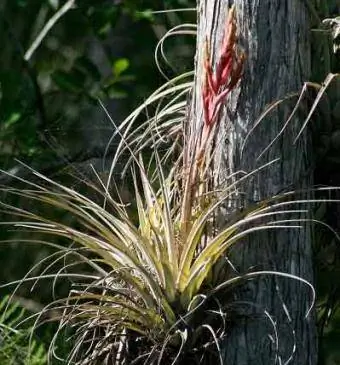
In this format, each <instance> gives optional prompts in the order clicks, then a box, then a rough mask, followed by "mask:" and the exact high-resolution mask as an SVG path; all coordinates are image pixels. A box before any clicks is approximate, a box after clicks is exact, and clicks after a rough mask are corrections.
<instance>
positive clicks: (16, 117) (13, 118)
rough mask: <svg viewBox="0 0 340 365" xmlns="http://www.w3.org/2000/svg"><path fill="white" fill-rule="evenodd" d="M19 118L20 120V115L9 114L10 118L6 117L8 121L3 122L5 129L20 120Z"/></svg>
mask: <svg viewBox="0 0 340 365" xmlns="http://www.w3.org/2000/svg"><path fill="white" fill-rule="evenodd" d="M20 118H21V114H20V113H18V112H13V113H11V114H10V116H9V117H8V119H7V120H6V121H5V126H6V128H8V127H10V126H12V125H13V124H15V123H16V122H17V121H18V120H20Z"/></svg>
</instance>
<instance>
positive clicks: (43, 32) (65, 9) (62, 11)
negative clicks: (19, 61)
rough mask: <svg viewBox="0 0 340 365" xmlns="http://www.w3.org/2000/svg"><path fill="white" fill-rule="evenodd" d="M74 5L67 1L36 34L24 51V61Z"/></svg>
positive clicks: (29, 57) (70, 0)
mask: <svg viewBox="0 0 340 365" xmlns="http://www.w3.org/2000/svg"><path fill="white" fill-rule="evenodd" d="M74 4H75V0H69V1H67V2H66V3H65V4H64V5H63V6H62V7H61V8H60V9H59V10H58V11H57V12H56V13H55V14H54V15H53V16H52V18H51V19H50V20H49V21H48V22H47V23H46V25H45V26H44V28H43V29H42V30H41V32H40V33H39V34H38V36H37V38H36V39H35V40H34V42H33V43H32V45H31V46H30V48H29V49H28V50H27V51H26V53H25V55H24V60H25V61H29V60H30V59H31V57H32V55H33V53H34V52H35V51H36V49H37V48H38V47H39V46H40V44H41V42H42V41H43V39H44V38H45V37H46V35H47V33H48V32H49V31H50V30H51V28H52V27H53V26H54V25H55V24H56V23H57V21H58V20H59V19H60V18H61V17H62V16H63V15H64V14H66V13H67V12H68V11H69V10H70V9H71V8H72V7H73V6H74Z"/></svg>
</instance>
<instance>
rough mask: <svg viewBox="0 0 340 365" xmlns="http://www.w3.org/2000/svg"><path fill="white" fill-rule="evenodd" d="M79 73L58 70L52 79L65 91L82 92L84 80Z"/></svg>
mask: <svg viewBox="0 0 340 365" xmlns="http://www.w3.org/2000/svg"><path fill="white" fill-rule="evenodd" d="M77 76H78V75H73V74H69V73H67V72H65V71H61V70H57V71H56V72H54V73H53V75H52V79H53V81H54V82H55V83H56V85H57V86H58V87H59V88H60V89H62V90H65V91H69V92H76V93H79V92H82V90H83V87H84V84H83V80H82V79H81V78H79V77H77Z"/></svg>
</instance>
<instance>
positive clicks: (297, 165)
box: [191, 0, 317, 365]
mask: <svg viewBox="0 0 340 365" xmlns="http://www.w3.org/2000/svg"><path fill="white" fill-rule="evenodd" d="M234 2H235V6H236V15H237V19H238V29H239V44H240V45H241V47H243V49H244V51H245V52H246V55H247V61H246V64H245V72H244V75H243V79H242V81H241V83H240V85H239V88H238V89H237V90H236V91H235V92H233V94H232V96H231V97H230V98H229V99H228V100H227V101H226V103H225V107H224V111H223V115H222V116H221V118H222V119H221V125H220V133H219V137H218V140H217V145H218V156H217V158H216V162H217V163H216V169H215V174H216V175H217V177H218V179H219V181H223V179H224V178H225V176H226V175H227V174H228V172H230V171H235V170H239V169H243V170H245V171H247V172H250V171H252V170H253V169H254V168H256V167H259V166H261V165H263V164H264V163H266V162H268V161H271V160H273V159H276V158H279V161H278V162H276V163H275V164H273V165H272V166H271V167H270V168H266V169H265V170H264V171H262V172H261V173H260V174H258V175H256V176H255V178H253V179H252V180H251V181H249V182H248V184H247V186H246V187H245V189H246V193H247V195H246V199H247V201H249V202H252V201H257V200H259V199H263V198H265V197H268V196H272V195H275V194H277V193H279V192H282V191H285V190H292V189H300V188H305V187H309V186H311V185H312V183H313V182H312V174H311V173H310V170H311V169H310V165H311V161H312V156H311V146H310V141H309V138H308V134H307V133H306V132H304V133H303V135H302V136H301V138H300V139H299V140H298V141H297V143H296V144H295V145H294V144H293V141H294V138H295V137H296V135H297V133H298V132H299V130H300V128H301V126H302V123H303V118H299V117H298V116H297V117H294V118H293V120H292V121H291V122H290V124H289V126H288V128H287V129H286V130H285V132H284V133H283V135H282V137H281V138H279V139H278V141H277V142H276V143H275V144H273V146H272V147H271V148H270V150H269V151H268V152H267V153H265V154H264V155H263V156H262V158H260V159H257V157H258V156H259V155H260V153H261V152H262V151H263V149H264V148H265V147H266V146H267V145H268V144H269V143H270V142H271V141H272V140H273V139H274V137H275V136H276V135H277V134H278V133H279V131H280V130H281V128H282V127H283V124H284V122H285V120H286V119H287V116H288V115H289V113H290V112H291V111H292V108H293V106H294V103H295V102H296V101H297V98H295V99H294V98H293V99H292V100H291V101H288V102H286V103H284V104H282V105H281V106H280V107H278V108H275V110H273V111H272V112H271V113H270V114H269V116H268V117H267V118H266V119H265V120H264V121H263V122H262V123H261V124H260V126H259V127H258V128H256V129H254V131H253V132H252V133H251V135H250V137H249V138H248V139H247V143H246V145H245V148H244V149H243V151H242V150H241V148H242V145H243V143H244V141H245V137H246V136H247V134H248V133H249V132H250V131H251V129H252V127H253V125H254V123H255V121H256V119H257V118H258V117H259V115H260V114H261V112H263V110H264V108H265V106H266V105H267V104H269V103H271V102H273V101H276V100H278V99H280V98H282V97H285V96H286V95H287V94H289V93H291V92H298V91H300V89H301V87H302V85H303V82H304V81H307V80H308V78H309V75H310V39H309V14H308V9H307V7H306V6H305V2H304V1H303V0H301V1H289V0H261V1H260V0H235V1H234ZM230 5H231V4H230V2H229V4H228V1H225V0H215V1H213V0H209V1H208V0H201V1H199V3H198V37H197V42H198V43H197V55H196V80H195V92H194V93H193V94H194V97H193V101H192V112H191V114H192V117H193V118H194V119H195V121H196V122H197V123H199V122H202V100H201V97H200V95H201V85H202V79H201V78H202V75H203V72H202V66H203V62H202V60H203V50H204V46H203V45H204V41H205V39H206V38H207V39H208V40H210V42H211V52H212V57H213V59H214V60H215V61H216V57H217V56H218V51H219V46H220V45H221V39H222V36H223V32H224V25H225V20H226V16H227V10H228V8H229V6H230ZM304 197H307V196H306V195H305V196H304ZM299 208H301V206H299ZM296 217H297V216H296V215H295V216H294V218H296ZM311 236H312V229H311V227H310V225H309V224H305V225H304V227H303V229H301V230H294V229H290V230H288V229H285V230H280V231H275V232H271V233H266V234H261V235H256V236H255V235H253V236H252V237H250V238H249V239H248V240H247V242H244V243H242V244H241V245H240V244H238V245H237V246H235V249H234V252H232V253H231V257H232V259H233V262H234V263H235V265H236V266H237V267H238V268H239V269H240V271H241V272H245V271H247V270H250V269H251V268H252V269H254V268H255V269H256V270H277V271H283V272H286V273H290V274H294V275H297V276H300V277H302V278H304V279H306V280H308V281H310V282H313V267H312V250H311ZM311 299H312V296H311V292H310V289H308V287H306V286H305V285H304V284H302V283H300V282H297V281H294V280H289V279H283V278H278V277H269V276H265V277H262V278H259V279H256V280H254V281H252V282H250V283H248V284H247V285H246V286H245V287H244V288H242V289H240V290H239V292H238V293H237V300H242V301H246V302H247V303H246V304H243V305H238V308H239V310H240V311H241V312H242V314H243V315H245V317H246V318H243V319H241V320H238V321H237V322H236V323H235V324H234V326H233V327H232V330H231V333H230V335H229V336H228V338H227V340H226V343H225V346H224V355H225V364H228V365H250V364H259V365H260V364H263V365H268V364H288V363H289V364H299V365H302V364H303V365H304V364H308V365H313V364H316V361H317V341H316V324H315V316H314V314H313V313H312V314H311V315H309V316H308V318H305V315H306V312H307V310H308V306H309V305H310V304H311ZM265 311H267V312H268V313H269V314H270V316H271V317H272V320H273V321H274V322H275V323H276V329H277V336H278V343H277V342H275V341H272V340H271V339H270V336H269V335H271V336H272V337H275V333H274V331H273V325H272V324H271V323H270V321H269V320H268V318H266V316H265ZM243 317H244V316H243ZM294 346H296V348H295V349H294Z"/></svg>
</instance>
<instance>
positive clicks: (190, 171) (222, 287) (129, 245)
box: [2, 9, 314, 365]
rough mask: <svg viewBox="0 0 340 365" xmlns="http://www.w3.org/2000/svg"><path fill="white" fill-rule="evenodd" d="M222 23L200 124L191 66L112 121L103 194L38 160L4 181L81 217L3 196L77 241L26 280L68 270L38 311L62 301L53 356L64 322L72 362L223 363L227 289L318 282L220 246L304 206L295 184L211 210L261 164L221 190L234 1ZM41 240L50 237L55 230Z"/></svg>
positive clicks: (26, 223) (285, 220)
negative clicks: (214, 167) (48, 171)
mask: <svg viewBox="0 0 340 365" xmlns="http://www.w3.org/2000/svg"><path fill="white" fill-rule="evenodd" d="M226 24H227V26H226V33H225V36H224V40H223V47H222V51H221V55H220V56H219V59H218V61H217V64H216V67H213V65H212V61H211V59H210V56H209V49H208V44H207V45H206V47H207V48H206V50H207V51H206V58H205V65H204V69H205V78H204V85H203V88H202V89H203V92H202V95H201V97H202V99H203V104H204V117H203V121H202V123H195V125H190V124H188V122H187V118H186V113H185V107H186V97H187V94H188V93H189V91H190V89H191V87H192V80H191V79H189V78H190V77H191V76H192V73H187V74H185V75H182V76H180V77H178V78H176V79H174V80H170V81H169V82H167V83H166V84H165V86H163V87H162V88H160V89H159V90H158V91H157V92H155V93H154V94H153V95H152V96H151V97H150V98H149V99H147V100H146V102H145V103H144V104H143V105H142V106H141V107H140V108H138V109H137V110H136V111H135V112H134V113H132V114H131V115H130V116H129V117H128V118H127V119H126V120H125V121H123V123H122V124H121V126H119V127H118V128H117V135H119V136H120V137H121V143H120V145H119V146H118V149H117V154H116V156H115V158H114V161H113V163H112V168H111V172H110V175H109V179H108V180H109V181H108V182H107V183H104V182H103V181H102V180H101V179H100V178H99V176H98V181H99V187H97V186H95V185H94V184H92V185H90V184H89V186H90V187H92V188H93V189H94V190H95V191H96V192H97V193H99V194H100V196H102V198H103V200H104V204H99V203H97V202H95V201H93V200H91V199H90V198H88V197H87V196H85V195H83V194H81V193H80V192H77V191H76V190H75V189H72V188H69V187H67V186H64V185H62V184H60V183H58V182H56V181H53V180H52V179H50V178H48V177H46V176H43V175H41V174H40V173H39V172H37V171H34V170H31V172H32V174H33V176H34V180H32V181H31V182H30V181H26V180H24V181H22V182H24V183H25V184H27V186H28V187H27V188H26V189H14V188H11V189H6V193H7V194H12V195H17V196H20V197H25V198H28V199H32V200H35V201H39V202H40V203H41V204H43V205H47V206H50V207H51V208H53V209H57V210H62V211H65V212H67V213H69V214H70V215H72V216H73V217H74V218H75V219H76V225H72V226H71V225H66V224H65V223H63V222H61V221H60V222H59V221H56V220H53V219H50V218H49V217H48V216H39V215H37V214H35V213H34V212H30V211H29V210H26V209H23V208H17V207H13V206H10V205H6V204H5V203H2V206H3V208H4V210H5V211H6V212H10V213H11V214H12V213H15V214H16V215H17V216H18V217H19V218H20V219H18V221H15V222H10V224H11V225H14V226H16V227H22V228H24V229H29V230H35V231H37V232H39V233H43V234H47V235H51V236H52V237H53V236H59V237H63V238H66V239H68V240H70V241H71V242H72V243H73V245H72V246H71V247H70V248H66V249H65V248H61V250H60V255H59V256H53V257H57V258H56V259H55V261H61V260H64V259H65V257H72V261H71V262H70V263H69V262H68V261H66V260H65V267H64V270H62V271H60V272H58V273H55V274H47V271H44V272H43V273H42V274H41V275H40V277H38V278H36V277H33V278H32V277H29V276H27V277H26V278H24V279H23V280H22V282H23V281H28V280H33V281H35V280H38V279H44V278H51V277H52V278H54V279H55V280H59V279H60V278H65V277H66V278H69V279H72V281H73V284H72V287H71V289H70V292H69V295H68V297H67V298H66V299H65V300H63V301H62V300H58V301H56V302H55V303H52V304H51V305H50V306H48V307H47V308H46V309H45V311H48V310H50V309H51V308H53V309H54V310H55V309H58V310H59V311H61V312H60V315H59V319H60V325H59V330H58V331H57V333H56V335H55V339H54V340H53V341H52V343H51V347H50V355H51V356H56V357H58V356H59V357H60V356H61V355H60V354H57V353H56V351H55V348H54V344H55V341H56V339H57V337H58V336H59V335H60V334H61V333H62V332H63V331H64V330H68V329H72V331H73V332H71V334H70V336H71V338H72V339H73V340H74V344H75V345H74V347H73V350H72V351H71V352H70V353H69V354H68V356H67V359H64V360H65V361H66V363H70V364H71V363H72V364H74V363H75V364H104V363H113V364H117V365H118V364H149V365H151V364H177V363H179V362H180V361H187V362H188V363H199V364H202V363H211V364H212V363H221V364H222V363H223V361H222V355H221V351H220V344H221V341H222V340H224V339H225V337H226V336H227V334H228V329H229V323H230V320H231V315H230V306H231V299H230V291H231V290H232V289H233V288H234V287H235V285H238V284H241V283H243V282H244V281H245V280H248V279H251V278H254V277H255V276H258V275H262V274H268V275H282V276H285V277H288V278H295V279H296V280H300V281H301V282H304V283H305V284H306V285H307V286H309V287H310V288H311V291H312V294H313V296H314V291H313V287H312V286H311V285H310V284H309V283H308V282H306V281H305V280H304V279H302V278H298V277H295V276H293V275H289V274H284V273H278V272H250V273H247V274H244V275H240V274H238V273H237V272H236V271H234V270H233V267H232V265H230V264H229V263H228V259H227V256H226V255H227V253H228V250H229V249H230V248H231V247H233V246H234V245H235V244H236V243H237V242H240V241H242V239H243V238H244V237H245V236H247V235H249V234H251V233H253V232H257V231H261V230H273V229H279V228H287V227H290V228H299V227H301V221H300V220H299V221H298V220H297V219H294V215H295V214H296V215H299V214H301V213H305V208H303V209H302V208H301V209H300V208H299V204H305V203H306V201H305V200H296V199H295V200H294V197H295V195H294V194H295V193H294V192H289V193H285V194H283V195H281V196H275V197H272V198H271V199H268V200H266V201H261V202H259V203H258V204H256V205H254V206H252V207H250V208H247V209H244V210H243V211H242V212H238V211H233V212H230V213H229V216H228V219H227V220H226V222H225V225H224V226H223V227H217V226H216V222H215V221H216V219H215V216H216V214H218V212H219V209H220V207H221V206H222V204H223V203H224V202H225V201H226V200H230V199H233V198H235V197H237V196H238V194H239V191H238V189H239V186H241V183H242V182H243V181H244V180H245V179H247V178H248V177H249V176H251V175H253V174H256V173H257V171H254V172H252V173H250V174H247V175H242V174H240V175H237V176H241V177H239V178H236V179H235V175H233V176H232V178H231V179H230V181H231V183H230V184H229V185H228V186H226V187H224V188H223V189H222V188H221V189H217V188H213V187H212V178H211V174H210V171H209V170H210V166H211V161H212V159H213V157H214V143H213V141H214V137H215V134H216V131H217V126H218V123H219V110H220V108H221V106H222V104H223V101H224V100H225V98H226V96H227V94H228V93H229V92H230V91H231V90H233V88H235V87H236V85H237V84H238V82H239V81H240V79H241V78H242V68H243V63H244V60H245V56H244V55H243V54H242V52H240V51H239V50H238V49H237V37H236V32H237V29H236V23H235V14H234V9H232V10H231V11H230V12H229V15H228V19H227V23H226ZM213 69H215V71H213ZM179 81H181V83H178V82H179ZM164 100H166V102H165V105H164V104H163V105H162V104H161V102H164ZM158 102H159V103H160V104H159V105H158V107H157V108H156V114H155V116H154V117H151V118H150V119H148V120H147V121H146V122H145V123H144V124H142V125H140V126H139V127H135V128H133V126H134V125H135V121H136V119H137V117H138V116H139V115H140V114H141V111H143V110H144V109H145V108H146V107H148V106H149V105H151V104H153V103H158ZM162 146H165V147H166V148H165V152H164V151H163V149H162ZM150 147H151V151H152V156H151V157H149V158H148V161H146V158H145V156H144V157H143V151H144V150H145V149H146V148H148V150H150ZM126 152H128V153H129V160H128V162H126V161H125V164H126V166H127V167H126V169H130V170H131V175H132V179H133V185H134V199H135V205H136V210H137V213H138V222H137V224H136V222H135V220H134V219H133V217H132V216H131V208H130V207H129V206H127V205H126V204H124V202H122V201H121V200H120V199H119V191H118V194H116V192H113V191H111V186H112V185H114V183H113V179H112V176H113V171H114V170H115V168H117V166H118V161H121V160H123V158H125V157H126ZM264 167H265V166H264ZM237 176H236V177H237ZM39 181H40V182H39ZM117 197H118V198H117ZM278 217H282V218H278ZM274 218H275V219H274ZM4 224H8V223H4ZM38 243H39V244H43V243H44V242H43V241H41V240H40V241H39V242H38ZM46 243H47V244H51V245H53V243H51V241H50V240H46ZM55 246H56V245H55ZM79 264H82V265H84V264H87V265H88V269H87V270H86V271H84V270H80V269H77V267H78V265H79ZM51 267H52V265H51V264H50V265H49V266H48V268H51ZM20 283H21V282H20ZM311 302H312V303H313V300H312V301H311ZM307 315H308V313H307ZM38 320H39V318H38V319H37V323H38ZM271 323H274V322H273V321H272V322H271Z"/></svg>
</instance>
